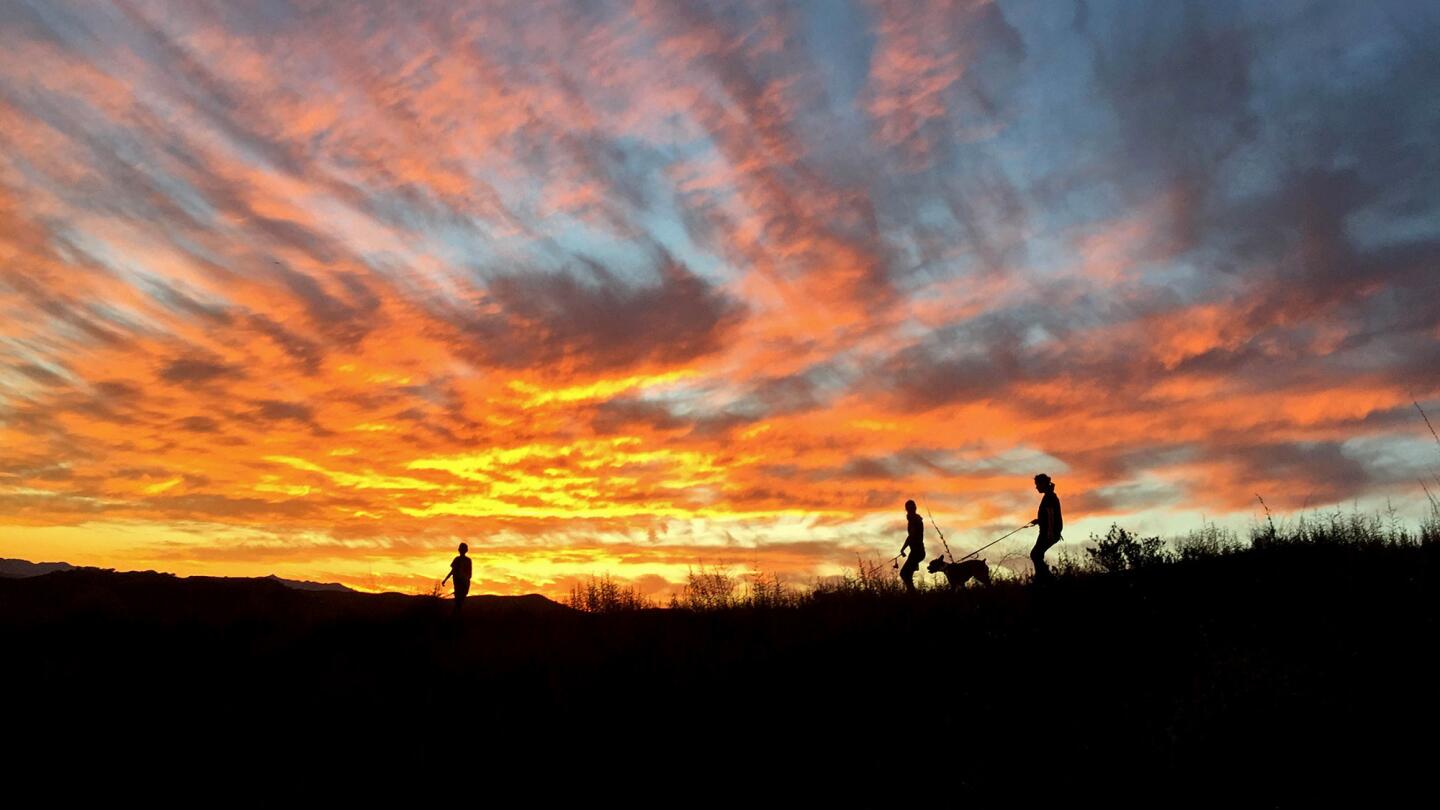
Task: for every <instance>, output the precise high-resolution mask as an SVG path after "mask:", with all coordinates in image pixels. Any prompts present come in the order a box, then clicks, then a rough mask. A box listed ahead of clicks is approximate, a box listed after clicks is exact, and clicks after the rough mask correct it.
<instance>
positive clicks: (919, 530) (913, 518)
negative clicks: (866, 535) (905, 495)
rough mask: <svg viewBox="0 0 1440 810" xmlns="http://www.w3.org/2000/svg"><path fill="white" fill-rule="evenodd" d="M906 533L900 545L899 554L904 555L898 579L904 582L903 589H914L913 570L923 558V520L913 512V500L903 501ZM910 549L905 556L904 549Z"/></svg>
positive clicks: (916, 568)
mask: <svg viewBox="0 0 1440 810" xmlns="http://www.w3.org/2000/svg"><path fill="white" fill-rule="evenodd" d="M905 522H906V524H907V526H906V533H905V543H904V544H903V545H901V546H900V556H902V557H905V565H904V566H903V567H902V568H901V569H900V579H902V580H904V582H905V590H907V591H912V592H913V591H914V590H915V581H914V577H915V572H916V571H918V570H919V569H920V561H921V560H923V559H925V521H924V520H923V519H922V518H921V517H920V516H919V515H917V514H915V502H914V501H906V502H905ZM907 548H908V549H910V556H908V557H906V556H905V549H907Z"/></svg>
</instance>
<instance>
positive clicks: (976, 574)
mask: <svg viewBox="0 0 1440 810" xmlns="http://www.w3.org/2000/svg"><path fill="white" fill-rule="evenodd" d="M925 570H927V571H929V572H930V573H932V574H938V573H940V572H941V571H944V572H945V578H946V579H948V580H950V590H952V591H953V590H955V589H956V588H959V587H960V586H961V585H964V584H965V583H967V582H969V581H970V580H971V579H974V580H975V581H977V582H979V583H981V584H983V585H989V584H990V566H988V565H986V564H985V561H984V560H965V561H964V562H953V563H952V562H945V558H944V557H936V558H935V559H933V560H931V561H930V565H928V566H927V567H926V569H925Z"/></svg>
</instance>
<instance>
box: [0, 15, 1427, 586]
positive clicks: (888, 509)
mask: <svg viewBox="0 0 1440 810" xmlns="http://www.w3.org/2000/svg"><path fill="white" fill-rule="evenodd" d="M476 6H478V8H477V7H476ZM1437 41H1440V11H1437V9H1436V7H1435V5H1434V4H1433V3H1429V2H1420V1H1418V0H1417V2H1412V3H1398V2H1397V3H1380V2H1323V3H1305V2H1254V3H1242V4H1232V3H1224V2H1196V3H1192V4H1182V3H1169V2H1164V3H1129V2H1120V3H1098V2H1077V3H1063V2H1050V1H1049V0H1045V1H1044V2H1040V1H1037V2H1013V3H1012V2H1000V3H985V2H950V3H943V2H938V0H937V1H935V2H924V3H919V4H910V3H900V2H874V3H866V2H855V3H848V2H842V1H841V0H834V2H830V1H828V0H827V1H826V2H815V3H808V4H778V3H777V4H768V3H767V4H732V3H703V4H702V3H690V2H674V3H672V2H646V1H645V0H637V2H633V3H632V2H573V1H566V2H553V3H552V2H537V1H536V0H524V2H517V3H500V2H486V3H478V4H472V3H460V2H453V3H442V2H425V3H379V2H375V3H365V2H335V3H328V2H308V1H307V0H296V2H283V0H273V1H272V2H259V0H256V1H255V2H231V3H219V2H216V3H202V2H189V0H186V1H185V2H180V0H175V2H169V3H149V2H115V3H113V4H104V3H98V2H90V1H89V0H82V1H81V2H75V3H61V2H55V1H54V0H33V1H32V0H3V2H0V49H3V54H4V55H3V58H0V557H20V558H25V559H30V560H36V561H39V560H66V561H69V562H71V563H75V564H88V565H100V566H106V567H114V568H120V569H145V568H154V569H158V570H165V571H173V572H177V573H180V574H234V575H263V574H268V573H271V572H274V573H278V574H280V575H281V576H288V577H294V578H301V579H313V580H326V581H330V580H338V581H341V582H345V583H347V584H350V585H354V586H357V587H362V588H372V589H379V588H392V589H397V590H402V591H412V592H413V591H415V590H416V589H427V588H428V587H429V585H430V584H431V583H433V582H434V581H435V580H437V579H438V578H439V577H441V576H443V575H444V573H445V571H446V568H447V565H448V562H449V559H450V557H451V556H453V553H454V546H455V544H456V543H457V542H459V541H461V540H465V541H467V542H469V543H470V545H471V547H472V549H473V556H474V557H475V558H476V585H475V588H476V589H477V590H479V591H481V592H497V593H523V592H530V591H540V592H544V593H548V594H551V595H556V594H559V593H563V592H564V591H565V590H566V589H567V588H568V587H569V584H570V583H571V582H573V581H574V580H575V579H576V578H577V577H582V576H585V575H588V574H604V573H607V572H608V573H609V574H610V575H612V576H614V577H616V578H618V579H621V580H624V581H627V582H633V583H636V584H637V585H639V586H640V587H641V588H642V589H644V590H646V591H647V592H650V593H654V594H657V595H662V594H664V593H665V592H666V591H667V589H668V588H670V587H671V583H674V582H677V581H680V580H683V578H684V575H685V573H686V569H687V567H688V566H692V565H694V564H696V563H699V562H704V563H706V564H719V563H729V564H730V565H732V566H734V567H736V569H737V570H750V569H751V568H755V567H758V568H760V569H763V570H766V571H771V572H778V573H780V574H782V575H783V576H784V577H785V578H787V579H788V580H789V581H792V582H796V583H803V582H805V581H808V580H809V579H810V578H812V577H814V576H817V575H823V574H830V573H835V572H837V571H839V570H841V569H843V568H845V567H848V566H852V565H853V563H854V561H855V559H856V555H857V554H864V555H867V556H878V557H888V556H889V555H891V554H894V553H895V552H896V551H897V550H898V549H899V546H900V543H901V541H902V539H903V532H904V519H903V514H902V512H901V504H902V503H903V501H904V500H905V499H906V498H907V497H913V498H915V499H917V500H920V501H922V503H923V504H924V505H927V506H929V507H930V508H931V509H932V510H933V511H934V515H935V519H936V520H937V521H939V523H940V525H941V527H942V528H944V529H945V530H946V532H947V534H948V535H949V537H950V540H951V546H952V548H955V549H956V550H957V551H958V550H960V549H962V548H963V549H965V550H968V549H970V548H973V547H975V546H977V545H979V544H981V543H983V542H985V541H987V540H988V539H990V538H993V537H995V536H998V535H999V534H1002V533H1004V532H1005V531H1008V530H1009V529H1011V528H1014V527H1015V526H1018V525H1019V524H1021V523H1024V522H1026V521H1028V520H1029V519H1030V518H1031V517H1033V515H1034V509H1035V504H1036V502H1037V499H1038V496H1037V494H1036V493H1035V491H1034V488H1033V486H1032V484H1031V481H1030V479H1031V476H1033V475H1034V474H1035V473H1038V472H1046V473H1049V474H1050V475H1051V476H1053V477H1054V479H1055V480H1056V482H1057V492H1058V493H1059V495H1060V497H1061V499H1062V501H1063V503H1064V506H1065V510H1066V524H1067V525H1066V536H1067V539H1068V541H1069V542H1067V543H1066V544H1065V545H1064V546H1062V547H1061V548H1062V549H1063V548H1067V547H1069V548H1072V549H1078V548H1079V547H1080V546H1081V544H1082V543H1083V541H1084V539H1085V538H1086V536H1087V535H1088V533H1089V532H1091V531H1098V532H1103V530H1104V528H1105V527H1107V526H1108V525H1109V524H1110V523H1111V522H1112V521H1118V522H1120V523H1121V524H1122V525H1126V526H1128V527H1131V528H1134V529H1138V530H1141V531H1145V532H1153V533H1160V534H1177V533H1183V532H1184V531H1186V530H1188V529H1190V528H1194V527H1196V526H1198V525H1200V522H1201V521H1202V520H1216V521H1220V522H1221V523H1224V524H1227V525H1231V526H1234V527H1236V528H1240V529H1242V530H1243V529H1244V528H1245V527H1246V526H1247V525H1248V524H1249V521H1251V520H1253V519H1254V516H1255V515H1256V514H1257V513H1258V509H1259V504H1258V503H1257V501H1256V495H1257V493H1258V494H1260V495H1263V496H1264V498H1265V500H1266V502H1267V503H1268V504H1269V505H1270V507H1271V508H1272V509H1274V510H1276V511H1277V513H1286V512H1291V513H1293V512H1295V511H1296V510H1300V509H1302V508H1311V509H1313V508H1323V507H1333V506H1334V505H1337V504H1338V505H1340V506H1342V507H1343V508H1346V509H1349V508H1351V506H1352V504H1359V506H1360V508H1362V509H1375V508H1383V507H1384V505H1385V503H1386V501H1387V499H1389V501H1390V502H1391V503H1392V504H1393V505H1394V507H1395V509H1396V510H1397V511H1398V512H1399V514H1400V515H1401V517H1402V518H1403V519H1405V520H1407V521H1412V522H1413V521H1417V520H1418V519H1419V518H1420V516H1421V514H1422V508H1421V507H1422V504H1423V502H1424V493H1423V491H1422V489H1421V486H1420V483H1419V480H1420V479H1427V480H1428V479H1429V478H1430V477H1431V476H1433V474H1434V470H1435V469H1436V468H1437V467H1440V453H1437V448H1436V445H1435V441H1434V440H1433V439H1432V438H1431V436H1430V434H1429V432H1428V431H1427V430H1426V428H1425V426H1424V423H1423V422H1422V421H1421V420H1420V415H1419V413H1418V412H1417V409H1416V407H1415V405H1414V404H1412V403H1413V402H1415V401H1418V402H1419V403H1420V404H1421V405H1422V406H1424V407H1426V408H1427V410H1429V411H1430V413H1431V417H1432V419H1435V418H1436V417H1437V416H1440V100H1437V99H1440V95H1437V91H1436V89H1435V88H1437V87H1440V51H1437V50H1436V47H1435V43H1436V42H1437ZM1032 534H1033V533H1032V532H1025V533H1022V534H1021V535H1017V536H1016V538H1015V540H1014V542H1013V544H1011V543H1007V544H1006V545H1002V546H1000V547H997V548H996V549H995V550H994V551H995V552H996V553H994V554H991V555H989V556H990V559H991V561H992V562H998V561H1000V560H1001V558H1003V557H1004V556H1005V555H1006V553H1007V552H1023V551H1024V550H1025V549H1027V548H1028V544H1029V542H1030V541H1031V539H1032ZM937 545H938V544H935V543H933V542H932V544H931V547H932V548H936V547H937ZM932 553H933V552H932Z"/></svg>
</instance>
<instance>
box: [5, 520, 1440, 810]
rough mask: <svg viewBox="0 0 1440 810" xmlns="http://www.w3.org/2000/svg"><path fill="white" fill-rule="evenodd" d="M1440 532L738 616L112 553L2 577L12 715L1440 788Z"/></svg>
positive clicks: (200, 755)
mask: <svg viewBox="0 0 1440 810" xmlns="http://www.w3.org/2000/svg"><path fill="white" fill-rule="evenodd" d="M1436 550H1437V546H1436V545H1435V544H1433V543H1431V544H1425V545H1421V544H1391V545H1377V546H1370V547H1363V546H1358V545H1347V544H1276V545H1272V546H1271V547H1268V548H1259V549H1251V550H1243V551H1233V552H1231V553H1226V554H1216V555H1202V556H1192V557H1191V558H1190V559H1186V560H1180V561H1176V562H1173V563H1170V564H1165V565H1155V566H1146V567H1140V568H1137V569H1133V570H1124V571H1120V572H1118V573H1113V574H1105V575H1095V574H1091V575H1078V574H1074V573H1071V574H1070V575H1066V576H1062V577H1061V578H1060V579H1059V580H1058V581H1057V582H1056V583H1055V584H1054V585H1053V586H1052V587H1049V588H1043V589H1038V590H1037V589H1034V588H1030V587H1027V586H1023V585H1020V584H1014V583H1008V584H1007V583H997V584H996V585H995V586H993V587H991V588H988V589H967V590H965V591H963V592H961V593H958V594H947V593H944V592H939V591H933V592H928V593H922V594H919V595H916V596H913V597H906V596H904V595H894V596H886V595H878V596H871V597H868V598H866V597H863V596H861V595H857V594H849V595H845V594H841V595H838V596H834V597H831V598H819V599H814V600H809V601H806V602H805V603H803V604H801V605H800V606H799V607H780V608H746V609H731V610H719V611H690V610H642V611H627V612H618V613H602V614H594V613H584V612H578V611H573V610H570V609H568V608H564V607H561V606H559V605H556V604H555V603H553V602H549V601H548V600H544V599H541V598H539V597H533V598H530V597H527V598H517V599H504V598H499V597H488V598H487V597H483V596H481V597H472V599H473V600H474V602H473V605H472V604H470V603H467V606H466V608H467V616H466V619H465V621H464V623H463V625H461V626H459V627H457V626H456V625H454V624H453V623H451V622H449V621H447V615H446V614H447V613H448V604H446V603H445V602H442V601H440V600H434V599H431V598H427V597H414V596H402V595H397V594H388V595H378V596H377V595H367V594H359V593H330V592H308V591H297V590H293V589H288V588H285V587H283V586H281V585H279V584H277V583H274V582H269V581H265V580H208V579H204V578H197V577H191V578H187V579H181V578H176V577H168V576H165V575H157V574H114V573H107V572H100V571H95V570H93V569H91V570H76V571H68V572H59V573H54V574H49V575H45V576H40V577H33V578H29V579H9V580H0V643H3V647H4V649H5V651H6V665H5V668H4V675H3V678H4V689H5V694H6V695H7V696H8V697H9V705H10V706H12V707H15V708H14V711H12V712H11V713H10V716H9V718H8V719H9V720H10V721H11V726H10V727H11V728H12V729H16V731H15V732H14V733H16V734H19V735H21V737H20V738H21V739H26V740H33V741H34V743H35V747H34V748H33V749H32V752H45V751H52V752H61V751H63V752H65V753H64V754H63V756H66V757H69V756H77V755H78V756H88V755H89V754H93V753H98V752H102V751H103V752H106V754H107V756H115V755H117V752H118V754H125V753H126V752H130V753H134V754H135V755H137V756H138V755H139V753H138V752H143V755H144V756H145V757H146V758H149V759H154V760H156V761H164V762H178V761H185V760H186V759H187V758H197V759H204V760H206V761H208V762H212V763H213V762H233V763H236V767H244V768H246V769H250V770H253V771H254V772H256V773H263V772H266V769H267V768H274V767H294V766H295V764H296V763H297V762H298V763H306V764H307V766H308V765H309V764H320V763H332V764H334V763H339V764H343V765H345V766H347V767H353V768H357V769H365V768H386V769H392V770H393V769H395V768H412V767H429V766H432V765H440V764H444V763H446V762H450V761H460V762H464V763H483V767H484V768H485V769H486V771H487V772H489V773H492V774H493V773H502V772H503V773H511V774H518V773H520V772H522V771H517V770H514V769H517V768H518V769H523V773H527V774H533V773H536V772H543V771H545V770H547V769H549V768H552V767H553V768H561V769H574V768H578V767H582V766H584V767H589V766H595V765H596V764H597V763H603V764H605V765H606V766H607V767H611V768H612V769H613V770H612V771H611V772H612V773H615V774H622V775H623V778H626V779H635V780H651V779H653V780H661V781H665V782H667V783H673V782H674V781H675V780H682V781H683V780H685V779H688V778H692V777H700V778H703V777H704V774H707V773H709V774H713V773H717V772H723V773H725V774H735V775H736V776H735V778H738V779H743V778H745V776H746V775H747V774H753V775H756V776H757V778H758V772H761V771H763V772H766V773H769V774H771V775H774V774H776V773H779V774H781V775H784V776H786V777H787V778H788V779H789V780H791V782H792V784H794V782H796V781H801V782H804V781H806V780H817V781H819V782H824V783H826V784H828V785H830V786H832V787H834V786H841V787H842V788H843V786H844V784H845V783H846V780H853V781H855V782H856V783H857V784H856V789H857V790H860V789H865V790H867V791H878V792H881V793H884V792H887V791H890V790H892V789H894V790H900V791H901V792H902V793H904V794H906V795H917V794H920V793H935V794H937V795H954V794H953V791H954V790H956V789H961V790H966V789H984V790H987V791H991V790H994V791H997V792H1002V793H1004V792H1008V791H1011V790H1013V791H1016V793H1015V794H1014V795H1016V796H1017V797H1024V796H1033V795H1035V791H1046V792H1048V791H1050V790H1068V789H1071V788H1074V789H1078V790H1080V791H1082V792H1087V793H1092V792H1093V793H1111V792H1113V791H1116V790H1119V791H1122V792H1123V791H1130V790H1137V789H1140V788H1141V787H1142V786H1144V785H1146V784H1151V783H1159V784H1163V785H1165V786H1166V787H1167V789H1169V790H1178V791H1191V790H1196V789H1203V788H1206V787H1209V788H1214V787H1216V786H1223V785H1230V786H1233V785H1236V784H1238V783H1242V782H1244V783H1247V784H1258V785H1259V786H1260V787H1259V792H1251V793H1247V794H1245V795H1246V798H1247V800H1250V801H1255V802H1258V803H1273V802H1272V800H1279V799H1280V798H1282V797H1285V796H1291V797H1293V796H1294V795H1295V791H1296V790H1299V789H1302V788H1307V787H1308V789H1309V790H1311V791H1314V790H1317V789H1322V788H1326V787H1328V786H1334V785H1335V784H1337V782H1347V783H1351V784H1363V785H1367V786H1370V788H1373V789H1379V788H1382V787H1385V786H1387V785H1388V786H1393V785H1396V784H1400V783H1404V784H1417V783H1421V782H1422V781H1424V780H1426V779H1428V778H1429V776H1428V775H1429V773H1430V770H1429V769H1430V767H1431V765H1432V760H1433V750H1434V748H1433V742H1432V741H1431V736H1432V733H1433V729H1434V728H1435V720H1436V719H1437V712H1436V709H1437V696H1436V691H1435V685H1436V683H1437V678H1436V676H1437V674H1440V673H1437V667H1436V664H1435V663H1434V661H1433V655H1432V653H1433V647H1434V639H1435V638H1436V637H1437V633H1436V630H1437V627H1436V613H1437V612H1436V597H1435V591H1434V588H1433V587H1432V572H1433V571H1434V567H1435V559H1436V553H1437V552H1436ZM472 607H473V609H471V608H472ZM282 729H283V731H282ZM82 732H83V733H82ZM47 746H49V747H47ZM77 746H79V748H77ZM87 752H88V753H87ZM912 752H913V753H912ZM41 755H42V756H43V753H42V754H41ZM805 763H818V764H808V765H807V764H805ZM919 766H926V767H927V768H931V769H932V770H933V779H919V778H917V779H915V780H914V781H912V782H909V783H908V784H909V785H911V787H906V788H903V789H902V788H899V787H897V786H896V785H897V781H898V780H900V778H901V776H902V775H903V774H904V773H905V772H907V771H909V772H913V769H914V768H916V767H919ZM931 766H933V768H932V767H931ZM667 767H668V768H673V769H672V770H666V768H667ZM507 769H508V770H507ZM435 776H436V779H437V781H438V780H440V779H441V778H442V776H443V773H442V772H440V771H438V770H437V771H436V772H435ZM617 778H618V777H617ZM627 784H628V783H627ZM867 786H868V787H867ZM695 789H697V790H698V789H701V786H699V785H698V784H697V787H696V788H695ZM1166 795H1177V794H1166ZM1282 803H1283V802H1282Z"/></svg>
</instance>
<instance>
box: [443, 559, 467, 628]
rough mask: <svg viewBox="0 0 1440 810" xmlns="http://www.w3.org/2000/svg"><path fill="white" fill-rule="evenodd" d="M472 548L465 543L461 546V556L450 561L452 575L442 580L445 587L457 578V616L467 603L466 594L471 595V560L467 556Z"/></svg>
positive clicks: (449, 574) (447, 575)
mask: <svg viewBox="0 0 1440 810" xmlns="http://www.w3.org/2000/svg"><path fill="white" fill-rule="evenodd" d="M469 551H470V547H469V546H468V545H466V544H464V543H461V544H460V556H458V557H456V558H455V559H453V560H451V561H450V573H448V574H446V575H445V579H442V580H440V585H441V586H442V587H443V586H444V585H445V583H446V582H447V581H448V580H449V579H450V578H451V577H454V578H455V615H456V616H459V615H460V606H461V605H462V604H464V602H465V596H466V594H468V593H470V558H469V557H467V556H465V555H466V553H467V552H469Z"/></svg>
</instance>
